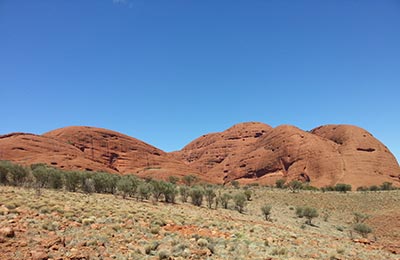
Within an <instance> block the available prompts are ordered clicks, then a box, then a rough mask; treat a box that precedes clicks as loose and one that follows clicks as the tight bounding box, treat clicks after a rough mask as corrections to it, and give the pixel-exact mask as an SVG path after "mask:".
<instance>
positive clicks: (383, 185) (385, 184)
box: [381, 181, 393, 190]
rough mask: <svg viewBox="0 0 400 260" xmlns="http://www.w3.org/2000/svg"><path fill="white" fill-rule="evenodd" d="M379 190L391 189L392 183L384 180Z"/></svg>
mask: <svg viewBox="0 0 400 260" xmlns="http://www.w3.org/2000/svg"><path fill="white" fill-rule="evenodd" d="M381 190H393V183H391V182H387V181H385V182H384V183H382V185H381Z"/></svg>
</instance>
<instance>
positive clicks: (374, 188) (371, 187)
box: [369, 185, 379, 191]
mask: <svg viewBox="0 0 400 260" xmlns="http://www.w3.org/2000/svg"><path fill="white" fill-rule="evenodd" d="M369 190H370V191H378V190H379V187H378V186H376V185H372V186H370V187H369Z"/></svg>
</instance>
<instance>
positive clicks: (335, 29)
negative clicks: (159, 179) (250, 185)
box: [0, 0, 400, 158]
mask: <svg viewBox="0 0 400 260" xmlns="http://www.w3.org/2000/svg"><path fill="white" fill-rule="evenodd" d="M0 90H1V93H0V96H1V103H0V105H1V115H2V117H1V119H2V120H1V123H0V134H4V133H9V132H16V131H21V132H32V133H37V134H41V133H44V132H46V131H49V130H52V129H55V128H60V127H64V126H69V125H89V126H97V127H104V128H108V129H112V130H116V131H119V132H122V133H125V134H128V135H130V136H133V137H136V138H139V139H141V140H143V141H145V142H147V143H150V144H152V145H154V146H157V147H159V148H161V149H163V150H165V151H172V150H178V149H181V148H182V147H183V146H184V145H185V144H187V143H188V142H189V141H191V140H193V139H194V138H196V137H198V136H200V135H202V134H204V133H208V132H216V131H222V130H224V129H226V128H228V127H230V126H231V125H233V124H236V123H239V122H244V121H261V122H264V123H267V124H270V125H272V126H277V125H280V124H292V125H296V126H298V127H300V128H302V129H304V130H310V129H312V128H314V127H317V126H319V125H323V124H329V123H335V124H339V123H344V124H354V125H358V126H360V127H363V128H365V129H367V130H368V131H370V132H371V133H372V134H373V135H374V136H376V137H377V138H379V139H380V140H381V141H382V142H383V143H385V144H386V145H387V146H388V147H389V149H391V150H392V152H393V153H395V155H396V157H397V158H400V138H399V137H398V136H399V133H400V120H399V119H400V116H399V112H400V109H399V102H400V100H399V98H400V1H397V0H392V1H391V0H387V1H376V0H371V1H369V0H342V1H339V0H337V1H335V0H332V1H321V0H304V1H303V0H292V1H286V0H242V1H236V0H229V1H227V0H226V1H222V0H197V1H193V0H192V1H191V0H180V1H178V0H126V1H123V0H114V1H113V0H79V1H78V0H37V1H31V0H25V1H22V0H0Z"/></svg>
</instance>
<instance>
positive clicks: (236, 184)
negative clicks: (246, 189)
mask: <svg viewBox="0 0 400 260" xmlns="http://www.w3.org/2000/svg"><path fill="white" fill-rule="evenodd" d="M231 184H232V187H234V188H235V189H239V182H238V181H237V180H233V181H231Z"/></svg>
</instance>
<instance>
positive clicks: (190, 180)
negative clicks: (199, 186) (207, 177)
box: [182, 175, 197, 186]
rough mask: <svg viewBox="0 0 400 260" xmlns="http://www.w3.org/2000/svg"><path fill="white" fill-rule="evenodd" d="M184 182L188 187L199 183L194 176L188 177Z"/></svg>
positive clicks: (184, 178)
mask: <svg viewBox="0 0 400 260" xmlns="http://www.w3.org/2000/svg"><path fill="white" fill-rule="evenodd" d="M182 180H183V183H185V184H186V185H187V186H192V185H193V184H194V183H195V182H196V181H197V177H196V176H194V175H186V176H184V177H183V178H182Z"/></svg>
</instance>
